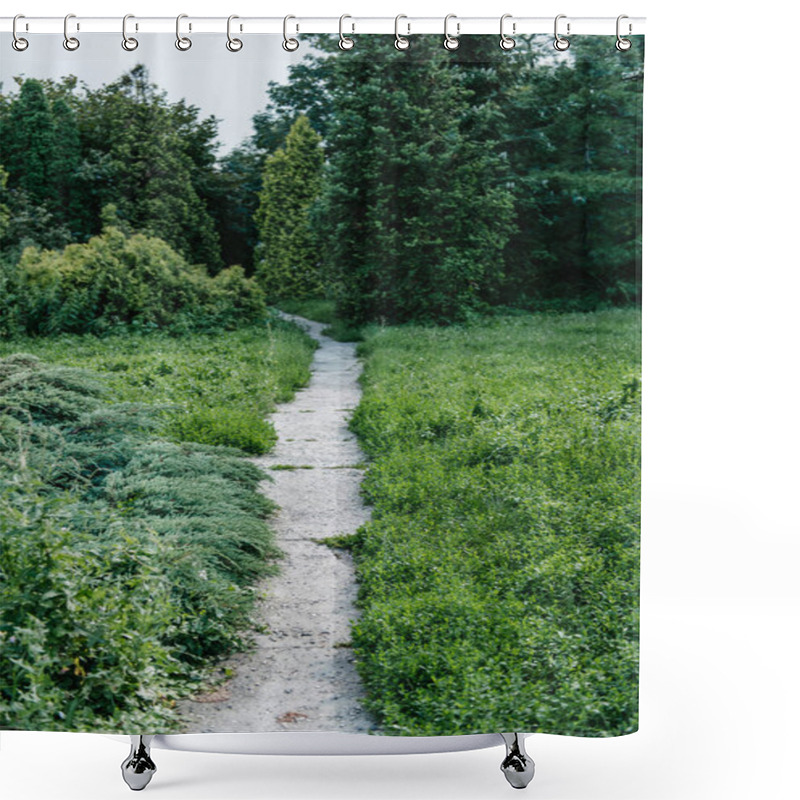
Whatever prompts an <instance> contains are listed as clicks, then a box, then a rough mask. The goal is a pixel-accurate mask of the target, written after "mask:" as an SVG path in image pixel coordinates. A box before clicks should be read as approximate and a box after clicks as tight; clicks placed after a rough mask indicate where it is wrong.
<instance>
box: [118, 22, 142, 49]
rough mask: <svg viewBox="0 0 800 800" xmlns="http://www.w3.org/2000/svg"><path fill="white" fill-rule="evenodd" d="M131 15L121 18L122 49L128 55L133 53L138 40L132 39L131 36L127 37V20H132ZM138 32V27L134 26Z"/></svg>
mask: <svg viewBox="0 0 800 800" xmlns="http://www.w3.org/2000/svg"><path fill="white" fill-rule="evenodd" d="M133 18H134V16H133V14H126V15H125V16H124V17H123V18H122V49H123V50H127V51H128V52H129V53H131V52H133V51H134V50H135V49H136V48H137V47H138V46H139V40H138V39H134V38H133V36H128V20H129V19H133ZM136 27H137V30H138V27H139V26H138V25H137V26H136Z"/></svg>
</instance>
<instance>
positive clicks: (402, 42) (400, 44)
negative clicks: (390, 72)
mask: <svg viewBox="0 0 800 800" xmlns="http://www.w3.org/2000/svg"><path fill="white" fill-rule="evenodd" d="M401 19H408V17H407V16H406V15H405V14H398V15H397V16H396V17H395V18H394V46H395V47H396V48H397V49H398V50H408V47H409V45H410V44H411V42H409V40H408V39H407V38H406V37H405V36H401V35H400V20H401ZM406 26H407V27H408V34H410V33H411V23H410V22H407V23H406ZM408 34H407V35H408Z"/></svg>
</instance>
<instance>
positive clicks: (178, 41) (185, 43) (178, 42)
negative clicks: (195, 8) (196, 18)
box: [175, 14, 192, 53]
mask: <svg viewBox="0 0 800 800" xmlns="http://www.w3.org/2000/svg"><path fill="white" fill-rule="evenodd" d="M188 16H189V15H188V14H178V16H177V18H176V20H175V47H177V48H178V50H181V51H182V52H184V53H185V52H186V51H187V50H188V49H189V48H190V47H191V46H192V40H191V39H190V38H189V37H188V36H181V20H182V19H186V18H187V17H188ZM189 30H190V31H191V30H192V23H191V22H190V23H189Z"/></svg>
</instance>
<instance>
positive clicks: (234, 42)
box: [225, 14, 244, 53]
mask: <svg viewBox="0 0 800 800" xmlns="http://www.w3.org/2000/svg"><path fill="white" fill-rule="evenodd" d="M235 19H239V17H238V15H236V14H231V15H230V16H229V17H228V27H227V36H228V41H227V42H225V47H227V48H228V50H230V51H231V53H238V52H239V51H240V50H241V49H242V47H244V43H243V42H242V40H241V39H234V38H233V36H231V22H233V20H235ZM239 30H241V27H240V28H239Z"/></svg>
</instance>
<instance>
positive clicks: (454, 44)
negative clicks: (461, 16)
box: [442, 14, 461, 52]
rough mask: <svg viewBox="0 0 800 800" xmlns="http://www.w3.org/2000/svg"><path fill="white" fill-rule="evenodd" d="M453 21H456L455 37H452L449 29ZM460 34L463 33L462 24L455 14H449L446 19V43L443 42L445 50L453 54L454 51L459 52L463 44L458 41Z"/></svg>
mask: <svg viewBox="0 0 800 800" xmlns="http://www.w3.org/2000/svg"><path fill="white" fill-rule="evenodd" d="M451 19H454V20H456V35H455V36H451V35H450V32H449V31H448V29H447V26H448V23H449V22H450V20H451ZM460 32H461V23H460V22H458V17H457V16H456V15H455V14H448V15H447V16H446V17H445V18H444V41H443V42H442V45H443V47H444V49H445V50H450V51H451V52H452V51H453V50H458V46H459V45H460V44H461V42H459V41H458V35H459V33H460Z"/></svg>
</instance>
